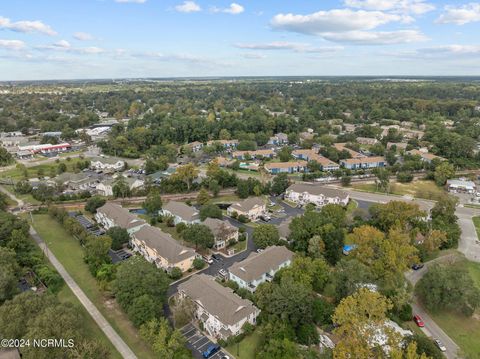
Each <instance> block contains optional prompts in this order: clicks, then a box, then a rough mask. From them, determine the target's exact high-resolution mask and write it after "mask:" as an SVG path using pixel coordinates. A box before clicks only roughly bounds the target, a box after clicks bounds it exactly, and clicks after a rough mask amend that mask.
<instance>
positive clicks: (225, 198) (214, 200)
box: [210, 194, 240, 203]
mask: <svg viewBox="0 0 480 359" xmlns="http://www.w3.org/2000/svg"><path fill="white" fill-rule="evenodd" d="M239 200H240V197H238V196H237V195H236V194H230V195H225V196H218V197H213V198H212V199H211V200H210V203H230V202H238V201H239Z"/></svg>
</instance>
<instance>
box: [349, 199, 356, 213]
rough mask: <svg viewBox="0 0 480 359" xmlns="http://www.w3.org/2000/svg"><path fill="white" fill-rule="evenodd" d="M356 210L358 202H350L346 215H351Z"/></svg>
mask: <svg viewBox="0 0 480 359" xmlns="http://www.w3.org/2000/svg"><path fill="white" fill-rule="evenodd" d="M357 208H358V202H357V201H355V200H353V199H352V200H350V202H348V204H347V213H352V212H353V211H355V210H356V209H357Z"/></svg>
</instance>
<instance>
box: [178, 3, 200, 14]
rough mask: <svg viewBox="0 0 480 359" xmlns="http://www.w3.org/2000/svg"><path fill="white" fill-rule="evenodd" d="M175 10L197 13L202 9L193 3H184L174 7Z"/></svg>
mask: <svg viewBox="0 0 480 359" xmlns="http://www.w3.org/2000/svg"><path fill="white" fill-rule="evenodd" d="M175 10H176V11H178V12H186V13H189V12H198V11H201V10H202V8H201V7H200V5H198V4H197V3H196V2H195V1H184V2H183V3H182V4H180V5H177V6H175Z"/></svg>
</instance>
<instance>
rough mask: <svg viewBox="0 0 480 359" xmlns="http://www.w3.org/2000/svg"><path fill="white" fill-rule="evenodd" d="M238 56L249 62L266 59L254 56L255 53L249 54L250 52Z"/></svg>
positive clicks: (263, 56) (259, 55)
mask: <svg viewBox="0 0 480 359" xmlns="http://www.w3.org/2000/svg"><path fill="white" fill-rule="evenodd" d="M240 56H242V57H243V58H245V59H249V60H261V59H265V58H267V56H265V55H263V54H256V53H251V52H248V53H245V54H241V55H240Z"/></svg>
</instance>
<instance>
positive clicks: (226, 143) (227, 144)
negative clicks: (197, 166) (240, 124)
mask: <svg viewBox="0 0 480 359" xmlns="http://www.w3.org/2000/svg"><path fill="white" fill-rule="evenodd" d="M216 143H219V144H221V145H223V147H224V148H225V149H226V150H231V149H234V148H237V146H238V140H212V141H208V142H207V145H208V146H212V145H214V144H216Z"/></svg>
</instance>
